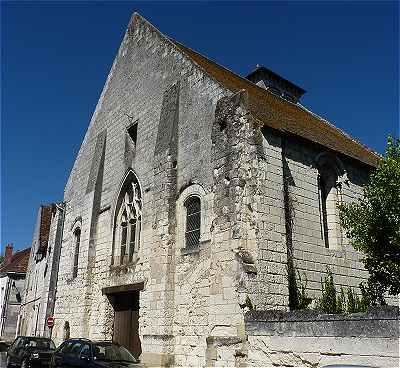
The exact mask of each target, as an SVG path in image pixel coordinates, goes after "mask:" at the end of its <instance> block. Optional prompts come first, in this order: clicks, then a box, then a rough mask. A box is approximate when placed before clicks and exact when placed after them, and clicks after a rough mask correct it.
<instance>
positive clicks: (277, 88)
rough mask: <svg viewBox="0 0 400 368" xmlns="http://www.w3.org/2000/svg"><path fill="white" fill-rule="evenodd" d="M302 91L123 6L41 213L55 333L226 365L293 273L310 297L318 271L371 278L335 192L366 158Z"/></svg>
mask: <svg viewBox="0 0 400 368" xmlns="http://www.w3.org/2000/svg"><path fill="white" fill-rule="evenodd" d="M249 72H250V71H249ZM304 93H305V90H303V89H302V88H300V87H298V86H297V85H295V84H294V83H292V82H290V81H288V80H286V79H284V78H282V77H281V76H279V75H277V74H276V73H274V72H272V71H271V70H269V69H267V68H264V67H261V66H258V67H257V68H256V69H255V70H253V71H252V72H251V73H250V74H249V75H248V76H247V77H241V76H239V75H236V74H235V73H233V72H231V71H229V70H228V69H226V68H224V67H222V66H220V65H218V64H217V63H215V62H213V61H211V60H209V59H208V58H206V57H204V56H203V55H201V54H199V53H197V52H196V51H194V50H191V49H190V48H188V47H186V46H184V45H182V44H180V43H179V42H177V41H175V40H172V39H171V38H169V37H167V36H165V35H164V34H162V33H161V32H160V31H159V30H157V29H156V28H155V27H154V26H153V25H151V24H150V23H149V22H148V21H146V20H145V19H144V18H142V17H141V16H140V15H138V14H134V15H133V17H132V19H131V21H130V23H129V25H128V28H127V31H126V33H125V35H124V38H123V40H122V44H121V46H120V49H119V51H118V54H117V56H116V58H115V61H114V63H113V65H112V68H111V71H110V73H109V75H108V78H107V81H106V83H105V86H104V89H103V91H102V93H101V96H100V99H99V101H98V104H97V107H96V109H95V112H94V114H93V117H92V119H91V121H90V124H89V127H88V130H87V133H86V135H85V137H84V140H83V143H82V145H81V148H80V150H79V153H78V155H77V158H76V161H75V163H74V165H73V168H72V171H71V174H70V177H69V179H68V182H67V184H66V187H65V197H64V205H65V209H64V212H63V214H64V218H63V221H62V222H60V221H53V222H54V224H56V223H58V224H59V225H60V224H61V225H62V234H61V238H60V244H59V248H60V250H61V252H60V255H59V266H58V265H57V267H58V273H57V294H56V299H55V305H54V308H53V309H52V310H54V317H55V325H54V327H53V329H52V333H51V334H52V338H53V339H54V340H55V341H56V342H57V343H60V342H61V341H62V340H63V339H64V338H65V337H66V336H71V337H88V338H91V339H114V340H115V341H118V342H120V343H121V344H123V345H125V346H127V347H128V348H129V349H130V350H131V351H132V352H133V353H134V354H135V355H136V356H140V358H141V360H142V361H143V362H149V364H150V363H151V364H156V365H164V366H165V365H171V364H174V365H178V366H205V365H207V366H213V365H215V366H217V365H219V366H221V365H223V366H226V365H232V366H234V365H238V364H240V362H241V361H242V360H243V359H245V357H246V349H247V346H246V329H245V324H244V314H245V312H246V311H247V310H248V309H249V308H257V309H258V310H260V309H281V310H282V309H283V310H287V309H288V308H289V304H290V302H291V301H290V293H289V290H290V284H291V283H293V282H296V278H297V275H298V274H301V275H306V276H307V280H308V282H307V290H308V293H309V295H310V296H312V297H317V296H318V295H320V293H321V277H323V276H324V275H325V274H326V272H327V269H328V268H329V269H330V270H331V271H332V272H333V274H334V278H335V283H336V284H337V285H338V286H339V287H340V286H341V285H343V286H352V287H355V288H357V286H358V284H359V283H360V282H361V281H363V280H364V279H365V278H367V276H368V275H367V272H366V271H365V270H364V268H363V265H362V263H361V256H360V255H359V254H358V253H357V252H355V251H354V250H353V249H352V248H351V246H350V245H349V244H348V241H347V239H346V237H345V235H344V233H343V231H342V229H341V227H340V223H339V218H338V210H337V204H338V203H342V202H349V201H352V200H354V199H355V198H357V197H358V196H360V195H361V194H362V186H363V185H364V184H365V183H366V182H367V181H368V176H369V173H370V172H371V170H372V169H373V168H374V167H375V166H376V164H377V162H378V160H379V156H378V155H377V154H376V153H374V152H373V151H371V150H369V149H367V148H366V147H365V146H363V145H362V144H360V143H359V142H357V141H356V140H354V139H352V138H351V137H350V136H348V135H347V134H346V133H344V132H343V131H341V130H340V129H338V128H336V127H335V126H334V125H332V124H331V123H330V122H328V121H326V120H325V119H323V118H321V117H320V116H318V115H316V114H314V113H313V112H311V111H309V110H307V109H306V108H305V107H304V106H302V104H301V97H302V95H303V94H304ZM57 214H58V212H57ZM61 225H60V226H61ZM53 230H54V229H53ZM53 230H49V231H53ZM54 232H55V230H54Z"/></svg>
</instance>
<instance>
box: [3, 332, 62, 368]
mask: <svg viewBox="0 0 400 368" xmlns="http://www.w3.org/2000/svg"><path fill="white" fill-rule="evenodd" d="M55 349H56V347H55V345H54V342H53V341H51V340H50V339H47V338H45V337H33V336H18V337H17V338H16V339H15V340H14V342H13V343H12V344H11V345H10V347H9V348H8V351H7V367H13V366H17V367H22V368H34V367H48V366H49V363H50V360H51V355H52V354H53V352H54V350H55Z"/></svg>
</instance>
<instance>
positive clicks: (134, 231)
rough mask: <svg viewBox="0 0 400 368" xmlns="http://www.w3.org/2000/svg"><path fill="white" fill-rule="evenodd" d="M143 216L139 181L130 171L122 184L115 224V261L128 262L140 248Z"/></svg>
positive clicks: (118, 262) (116, 262)
mask: <svg viewBox="0 0 400 368" xmlns="http://www.w3.org/2000/svg"><path fill="white" fill-rule="evenodd" d="M141 218H142V199H141V192H140V187H139V183H138V181H137V179H136V176H135V175H134V174H133V172H129V173H128V175H126V177H125V181H124V183H123V185H122V188H121V191H120V194H119V197H118V201H117V210H116V221H115V225H114V246H113V263H114V264H126V263H130V262H132V260H133V256H134V254H135V253H136V252H137V251H138V249H139V244H140V229H141Z"/></svg>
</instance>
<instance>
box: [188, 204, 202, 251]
mask: <svg viewBox="0 0 400 368" xmlns="http://www.w3.org/2000/svg"><path fill="white" fill-rule="evenodd" d="M185 207H186V231H185V238H186V247H187V248H194V247H197V246H198V245H199V244H200V227H201V204H200V198H198V197H189V198H188V199H187V200H186V202H185Z"/></svg>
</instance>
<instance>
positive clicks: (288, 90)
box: [246, 64, 306, 103]
mask: <svg viewBox="0 0 400 368" xmlns="http://www.w3.org/2000/svg"><path fill="white" fill-rule="evenodd" d="M246 78H247V79H248V80H249V81H251V82H253V83H255V84H257V85H258V86H259V87H262V88H265V89H266V90H269V91H270V92H272V93H273V94H275V95H277V96H279V97H282V98H284V99H285V100H288V101H290V102H293V103H297V102H298V101H299V99H300V97H301V96H302V95H304V93H306V91H305V90H304V89H303V88H301V87H299V86H296V85H295V84H294V83H292V82H290V81H288V80H287V79H285V78H283V77H281V76H280V75H278V74H276V73H274V72H273V71H272V70H269V69H267V68H265V67H263V66H261V65H259V64H257V67H256V69H255V70H253V71H252V72H251V73H250V74H249V75H248V76H247V77H246Z"/></svg>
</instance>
